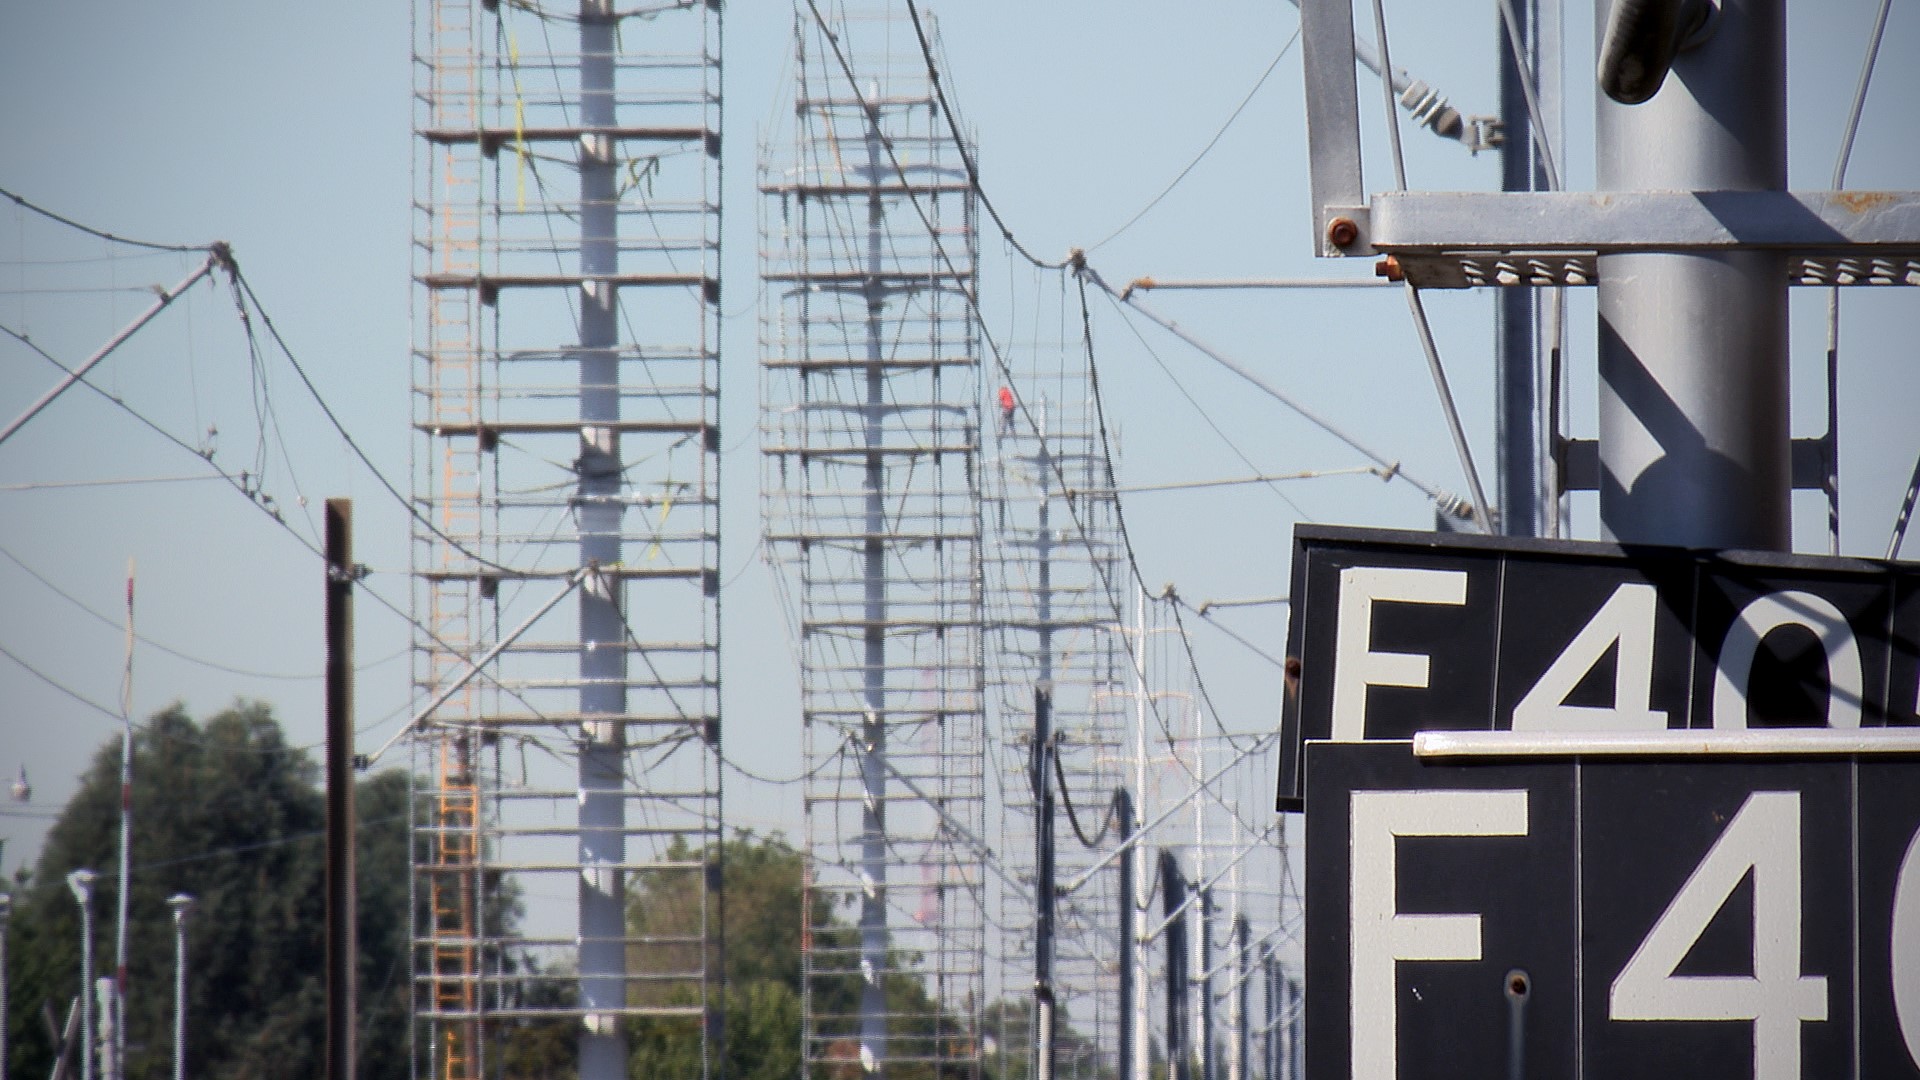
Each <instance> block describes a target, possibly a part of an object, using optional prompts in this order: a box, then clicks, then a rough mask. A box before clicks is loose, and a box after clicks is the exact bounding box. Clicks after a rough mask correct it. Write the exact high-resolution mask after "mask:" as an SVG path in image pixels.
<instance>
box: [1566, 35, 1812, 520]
mask: <svg viewBox="0 0 1920 1080" xmlns="http://www.w3.org/2000/svg"><path fill="white" fill-rule="evenodd" d="M1784 7H1785V3H1784V0H1724V2H1723V3H1720V4H1718V5H1717V8H1718V14H1717V15H1716V16H1715V17H1714V18H1713V20H1712V23H1711V26H1710V28H1709V29H1710V36H1709V37H1708V38H1707V39H1706V40H1705V41H1704V42H1702V43H1701V44H1699V45H1698V46H1697V47H1695V48H1692V49H1689V50H1687V51H1684V52H1681V53H1680V54H1679V55H1678V57H1677V58H1676V59H1675V61H1674V64H1673V69H1672V74H1671V75H1670V76H1669V77H1668V78H1667V80H1666V83H1665V85H1664V86H1663V87H1662V88H1661V89H1660V90H1659V92H1658V93H1657V94H1656V95H1655V96H1654V97H1653V98H1652V99H1651V100H1650V101H1647V102H1646V103H1645V104H1641V105H1623V104H1619V103H1618V102H1615V101H1612V100H1610V99H1608V98H1606V97H1605V96H1601V97H1599V99H1598V101H1599V103H1598V106H1597V110H1598V115H1597V118H1596V120H1597V128H1596V133H1597V134H1596V139H1597V146H1596V156H1597V160H1598V181H1599V187H1600V189H1601V190H1603V191H1647V190H1681V191H1687V190H1745V191H1753V190H1780V189H1784V188H1785V187H1786V179H1787V156H1786V38H1785V28H1784V24H1785V11H1784ZM1599 8H1600V11H1601V23H1602V37H1603V38H1604V23H1605V19H1606V8H1607V5H1605V4H1601V5H1599ZM1598 288H1599V308H1600V347H1599V368H1600V465H1601V477H1600V518H1601V525H1602V528H1603V531H1604V533H1605V534H1606V536H1607V537H1609V538H1611V539H1615V540H1621V541H1626V542H1633V543H1648V542H1652V543H1665V544H1680V545H1686V546H1694V547H1715V548H1718V547H1736V548H1760V549H1773V550H1785V549H1787V548H1788V547H1789V545H1790V543H1791V539H1792V538H1791V522H1790V507H1789V499H1788V491H1789V481H1790V479H1791V476H1790V472H1789V453H1790V444H1789V433H1788V428H1787V283H1786V274H1785V272H1784V268H1783V266H1782V261H1781V256H1779V255H1777V254H1770V253H1767V252H1764V251H1741V252H1729V253H1725V254H1710V255H1709V254H1698V255H1666V254H1662V255H1609V256H1603V257H1601V259H1600V260H1599V286H1598Z"/></svg>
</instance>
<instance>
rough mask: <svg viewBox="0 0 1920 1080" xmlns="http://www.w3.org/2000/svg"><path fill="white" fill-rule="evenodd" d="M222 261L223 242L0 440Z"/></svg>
mask: <svg viewBox="0 0 1920 1080" xmlns="http://www.w3.org/2000/svg"><path fill="white" fill-rule="evenodd" d="M226 261H227V254H226V247H225V246H224V245H219V246H217V247H216V248H215V250H214V252H213V254H211V255H208V256H207V261H206V262H203V263H201V264H200V268H199V269H197V270H195V271H194V272H193V273H191V274H188V275H187V276H186V277H184V278H181V279H180V284H178V285H175V286H174V287H173V288H172V289H170V290H168V291H166V292H163V293H161V294H160V299H158V300H156V301H154V302H153V306H152V307H149V308H148V309H147V310H145V311H143V312H141V313H140V314H139V315H138V316H137V317H136V318H135V319H134V320H133V321H132V322H130V323H128V324H127V325H126V327H125V328H123V329H122V330H121V331H120V332H119V333H117V334H115V335H113V338H112V340H110V341H108V342H107V343H106V344H105V345H102V346H100V348H98V349H97V350H95V351H94V354H93V355H92V356H89V357H87V359H86V360H85V362H83V363H82V364H81V365H80V366H79V367H77V368H74V369H73V370H72V371H70V372H68V373H67V377H66V378H64V379H61V380H60V381H59V382H57V383H55V384H54V385H53V389H51V390H48V391H47V392H46V393H44V394H42V395H40V399H39V400H38V401H35V402H34V403H33V404H31V405H29V406H27V411H26V412H23V413H21V414H20V415H19V416H16V417H14V419H13V422H12V423H10V424H8V425H7V426H6V429H5V430H4V431H0V443H3V442H6V441H7V440H8V439H10V438H12V437H13V433H14V432H16V431H19V430H20V429H21V428H23V427H25V426H26V424H27V421H29V420H31V419H33V418H34V417H35V416H38V415H40V410H42V409H44V408H46V407H47V406H49V405H51V404H53V400H54V399H55V398H57V397H59V396H60V395H61V394H64V393H66V392H67V391H68V390H70V389H72V388H73V384H74V383H77V382H79V381H80V380H81V379H83V378H85V377H86V374H87V372H89V371H92V370H93V368H94V365H96V364H98V363H99V362H100V361H102V360H105V359H106V358H107V357H108V356H109V355H111V354H112V352H113V350H115V349H117V348H119V347H120V346H122V345H124V344H126V341H127V339H128V338H130V337H132V336H133V335H134V334H136V333H138V332H139V330H140V328H141V327H143V326H145V325H147V323H149V322H151V321H153V317H154V316H155V315H158V314H160V313H161V312H162V311H165V310H166V309H167V306H168V305H170V304H172V303H173V302H174V300H175V299H176V298H178V297H179V295H180V294H181V293H183V292H186V291H187V290H188V289H190V288H192V287H193V285H194V283H195V282H198V281H199V280H200V279H201V278H203V277H206V276H207V275H208V274H210V273H212V272H213V268H214V267H216V266H220V265H222V264H223V263H225V262H226Z"/></svg>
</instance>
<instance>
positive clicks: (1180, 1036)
mask: <svg viewBox="0 0 1920 1080" xmlns="http://www.w3.org/2000/svg"><path fill="white" fill-rule="evenodd" d="M1160 904H1161V912H1162V914H1163V915H1165V916H1166V917H1167V918H1169V919H1171V920H1173V921H1172V922H1170V923H1169V924H1168V925H1167V932H1166V934H1165V938H1164V940H1165V941H1166V949H1167V1066H1168V1068H1170V1069H1171V1070H1172V1076H1173V1080H1193V1063H1192V1060H1191V1055H1192V1050H1193V1048H1192V1046H1191V1045H1189V1043H1188V1039H1187V1034H1188V1031H1187V1029H1188V1025H1189V1017H1188V1015H1187V915H1186V907H1187V881H1186V878H1184V877H1182V876H1181V874H1180V863H1179V861H1178V860H1176V859H1175V858H1174V857H1173V852H1171V851H1162V852H1161V853H1160Z"/></svg>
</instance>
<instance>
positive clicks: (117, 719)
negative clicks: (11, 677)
mask: <svg viewBox="0 0 1920 1080" xmlns="http://www.w3.org/2000/svg"><path fill="white" fill-rule="evenodd" d="M0 656H4V657H6V658H7V659H9V660H11V661H13V662H14V663H16V664H18V665H20V666H21V667H22V668H25V669H26V672H27V674H29V675H32V676H33V677H34V678H36V679H39V680H40V681H41V682H43V683H46V684H47V685H48V686H51V687H53V688H54V689H55V690H58V691H60V692H61V693H62V694H65V695H67V696H68V697H70V698H72V699H73V700H75V701H77V702H79V703H80V704H82V705H85V706H86V707H87V708H89V709H92V710H93V711H94V712H97V713H99V714H100V715H101V716H104V717H106V718H107V719H109V720H111V721H113V722H114V723H116V724H118V723H121V722H123V720H124V717H122V716H121V715H120V713H119V711H118V710H115V709H109V708H107V707H106V706H105V705H102V704H100V703H99V702H97V701H95V700H93V699H92V698H90V697H87V696H86V695H85V694H82V693H81V692H80V691H78V690H75V689H74V688H72V687H70V686H68V685H67V684H65V683H63V682H61V681H60V680H58V679H56V678H54V677H53V676H51V675H49V674H47V673H46V672H44V671H41V670H40V669H39V668H37V667H34V666H33V665H32V664H30V663H28V662H27V661H25V660H23V659H21V658H20V657H19V655H17V654H16V653H14V652H13V651H12V650H11V649H8V648H7V647H6V646H4V645H0Z"/></svg>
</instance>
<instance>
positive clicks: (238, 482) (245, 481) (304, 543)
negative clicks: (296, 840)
mask: <svg viewBox="0 0 1920 1080" xmlns="http://www.w3.org/2000/svg"><path fill="white" fill-rule="evenodd" d="M263 315H264V313H263ZM269 328H271V327H269ZM0 333H4V334H6V335H8V336H9V337H12V338H13V339H15V340H16V341H19V342H20V343H21V344H23V345H25V346H27V347H28V348H29V349H32V350H33V351H34V352H35V353H38V354H39V355H40V356H41V357H42V358H44V359H45V360H46V361H47V362H48V363H50V364H52V365H53V366H55V367H57V368H59V369H60V370H62V371H68V370H69V369H68V368H67V366H66V365H65V364H62V363H61V362H60V361H59V360H58V359H56V358H55V357H54V356H53V355H52V354H51V353H49V352H47V351H46V350H45V349H43V348H41V347H40V346H39V345H38V344H37V343H35V342H34V341H33V340H32V339H31V338H29V337H27V336H26V335H25V334H22V333H20V332H19V331H17V330H14V329H12V328H10V327H7V326H5V325H0ZM80 383H81V385H83V386H85V387H86V388H87V389H89V390H92V391H93V392H94V393H96V394H99V395H100V396H101V397H103V398H106V399H107V400H108V401H110V402H112V403H114V404H115V405H118V406H119V407H120V408H121V409H122V410H124V411H125V412H126V413H127V414H128V415H130V416H132V417H133V418H134V419H135V420H138V421H140V422H141V423H142V424H144V425H145V426H146V427H147V428H149V429H150V430H152V431H153V432H155V433H156V434H158V435H159V436H161V437H162V438H164V439H166V440H167V441H168V442H170V443H172V444H174V445H175V446H178V447H179V448H180V449H182V450H185V451H186V452H187V453H189V454H192V455H193V456H194V457H196V458H199V459H200V460H201V461H203V462H205V463H206V464H207V467H208V468H211V469H213V470H214V472H215V473H216V474H217V475H219V476H220V478H221V479H224V480H226V481H227V482H228V483H229V484H231V485H232V486H233V488H234V490H235V491H238V492H239V493H240V494H241V495H243V496H245V497H246V499H247V501H248V502H249V503H252V504H253V505H254V507H255V508H256V509H258V510H259V511H260V512H261V513H263V514H265V515H267V518H268V519H269V520H271V521H272V522H273V523H274V524H276V525H278V526H280V528H281V529H283V530H285V531H286V533H287V535H288V536H291V537H292V538H293V539H294V542H295V543H298V544H299V545H300V546H301V547H303V548H305V549H306V550H307V551H308V552H309V553H311V554H312V555H313V556H314V557H315V558H317V559H320V560H321V561H323V562H324V561H325V560H326V553H325V552H323V551H321V550H320V548H319V547H318V546H316V545H315V544H314V543H313V541H312V540H310V539H308V538H307V537H304V536H302V535H300V534H299V533H298V532H296V531H294V528H293V526H291V525H289V524H287V521H286V519H285V518H283V517H282V516H281V515H280V513H279V511H277V510H275V509H274V508H273V506H272V505H271V502H272V500H271V497H266V498H264V499H263V497H262V496H263V493H262V492H261V491H260V489H259V488H258V487H256V486H255V484H254V482H253V480H254V478H250V477H249V475H248V474H247V473H244V472H243V473H240V474H239V475H237V476H236V475H235V474H232V473H229V472H227V471H226V470H225V469H223V468H221V467H220V466H219V465H216V464H214V461H213V458H212V455H211V453H210V452H207V451H203V450H200V449H198V448H195V447H193V446H189V445H188V444H187V443H186V441H185V440H183V439H181V438H180V437H179V436H177V435H175V434H173V433H172V432H170V431H168V430H166V429H165V428H163V427H161V426H160V425H159V424H156V423H154V422H153V421H152V420H150V419H148V418H147V417H146V416H145V415H143V414H142V413H141V412H140V411H139V410H137V409H135V408H134V407H133V406H131V405H129V404H127V403H126V402H125V401H124V400H122V399H120V398H118V397H116V396H114V395H113V394H110V393H108V392H107V391H106V390H103V389H101V388H100V387H99V386H96V385H94V384H93V383H92V382H89V381H88V380H86V379H85V378H82V379H81V380H80ZM359 588H360V591H361V593H363V594H364V595H365V596H367V597H368V598H369V599H371V600H373V602H374V603H376V604H378V605H379V606H380V607H382V608H385V609H386V610H387V611H389V612H392V613H393V614H394V615H395V616H396V617H398V618H399V619H400V621H401V622H403V623H405V624H407V625H408V626H410V627H412V628H413V629H415V630H417V631H419V632H420V633H422V634H424V635H426V637H427V639H428V640H430V641H432V642H433V643H434V644H435V645H438V646H440V647H441V648H442V649H445V650H446V651H447V652H448V653H450V654H453V655H456V656H464V655H466V654H465V653H464V652H462V651H461V650H459V649H456V648H455V647H454V646H452V645H450V644H448V643H447V641H446V640H445V639H444V638H442V637H441V636H440V635H438V634H436V633H435V632H434V631H433V629H432V628H431V627H428V626H426V625H424V624H422V623H421V622H420V621H419V620H418V619H415V618H414V617H413V616H412V615H411V614H409V613H408V612H406V611H402V610H401V609H400V607H399V605H397V604H395V603H394V602H393V601H391V600H389V599H387V598H386V597H385V596H382V595H381V594H380V593H379V592H378V591H376V590H374V589H372V588H370V587H368V586H367V585H366V583H365V582H360V583H359ZM479 677H480V678H482V679H485V680H486V681H487V682H488V683H491V684H492V685H493V686H495V687H496V688H498V689H500V690H502V691H504V692H505V693H506V694H508V695H509V696H510V697H512V698H513V699H514V700H516V701H518V702H520V703H521V704H522V705H525V706H526V707H527V710H528V711H529V712H530V713H532V714H533V715H534V716H536V717H538V718H540V719H541V720H546V719H548V718H547V716H546V714H544V713H542V712H541V711H540V710H539V709H538V708H535V707H534V705H533V703H532V702H529V701H528V700H527V699H526V697H525V696H523V695H522V694H521V693H520V692H519V691H518V690H515V689H513V688H512V687H509V686H507V685H505V684H504V683H502V682H500V680H499V679H497V678H495V677H494V676H493V675H492V674H491V673H489V672H485V671H482V672H480V674H479ZM113 715H114V718H115V719H116V720H117V719H119V715H118V714H117V713H116V714H113Z"/></svg>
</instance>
